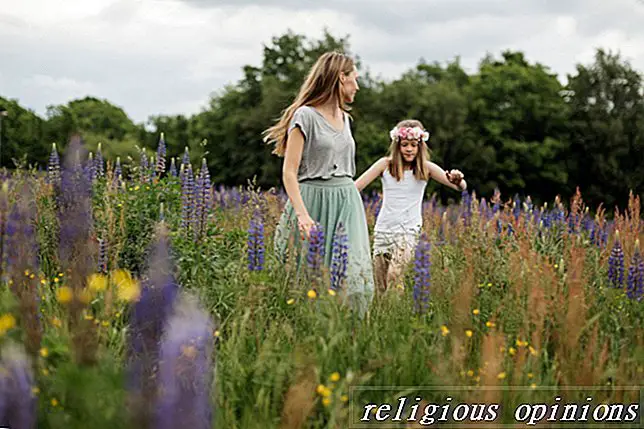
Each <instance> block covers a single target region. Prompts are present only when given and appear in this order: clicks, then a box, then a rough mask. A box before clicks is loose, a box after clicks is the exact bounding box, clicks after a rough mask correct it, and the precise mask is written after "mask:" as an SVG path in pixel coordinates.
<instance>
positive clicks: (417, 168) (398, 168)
mask: <svg viewBox="0 0 644 429" xmlns="http://www.w3.org/2000/svg"><path fill="white" fill-rule="evenodd" d="M396 127H398V128H404V127H410V128H413V127H419V128H420V129H421V130H423V131H425V127H424V126H423V124H422V123H421V122H420V121H418V120H416V119H405V120H404V121H400V122H398V124H397V125H396ZM400 142H401V139H400V137H394V138H393V139H392V140H391V144H390V145H389V156H390V159H391V161H390V162H389V167H388V169H389V173H390V174H391V175H392V176H393V177H395V178H396V180H397V181H400V180H402V177H403V174H404V169H405V161H404V159H403V156H402V152H401V150H400ZM427 161H429V149H428V147H427V144H426V142H424V141H423V140H422V139H420V140H419V142H418V153H417V154H416V159H414V161H413V162H412V164H411V170H412V171H413V172H414V176H415V177H416V179H418V180H429V176H430V174H429V169H428V168H427Z"/></svg>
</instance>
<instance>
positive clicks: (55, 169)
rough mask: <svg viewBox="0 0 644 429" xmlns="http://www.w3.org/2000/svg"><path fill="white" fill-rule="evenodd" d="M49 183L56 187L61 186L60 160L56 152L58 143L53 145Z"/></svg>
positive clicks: (48, 170)
mask: <svg viewBox="0 0 644 429" xmlns="http://www.w3.org/2000/svg"><path fill="white" fill-rule="evenodd" d="M47 182H48V183H51V184H52V185H56V186H58V185H59V184H60V158H59V156H58V151H57V150H56V143H53V144H52V145H51V153H50V154H49V164H48V165H47Z"/></svg>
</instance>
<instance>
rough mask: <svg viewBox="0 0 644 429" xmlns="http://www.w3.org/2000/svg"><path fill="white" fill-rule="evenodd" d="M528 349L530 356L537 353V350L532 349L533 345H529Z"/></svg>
mask: <svg viewBox="0 0 644 429" xmlns="http://www.w3.org/2000/svg"><path fill="white" fill-rule="evenodd" d="M528 349H529V350H530V354H531V355H532V356H536V355H537V351H536V350H535V349H534V347H532V346H530V347H529V348H528Z"/></svg>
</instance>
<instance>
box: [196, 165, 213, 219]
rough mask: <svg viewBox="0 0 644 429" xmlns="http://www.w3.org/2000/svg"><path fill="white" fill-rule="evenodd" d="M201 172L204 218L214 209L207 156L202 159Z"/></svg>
mask: <svg viewBox="0 0 644 429" xmlns="http://www.w3.org/2000/svg"><path fill="white" fill-rule="evenodd" d="M199 174H200V175H201V176H202V177H203V183H202V190H203V203H204V209H205V211H204V220H203V222H204V223H205V218H206V216H207V215H208V213H209V212H210V210H211V209H212V194H211V193H212V183H211V181H210V172H209V171H208V164H207V163H206V158H202V160H201V171H200V172H199Z"/></svg>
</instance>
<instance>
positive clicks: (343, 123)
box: [309, 105, 347, 134]
mask: <svg viewBox="0 0 644 429" xmlns="http://www.w3.org/2000/svg"><path fill="white" fill-rule="evenodd" d="M309 107H310V108H311V109H313V111H314V112H315V113H317V114H318V115H320V116H321V117H322V119H324V122H325V123H326V124H327V125H328V126H329V127H330V128H331V129H332V130H333V131H335V132H336V133H338V134H340V133H342V132H344V130H345V128H346V126H347V121H346V118H345V116H344V112H342V129H341V130H339V129H337V128H336V127H335V126H334V125H333V124H332V123H331V121H329V120H328V119H327V117H326V116H324V114H323V113H322V112H320V111H319V110H318V109H317V108H316V107H315V106H311V105H309Z"/></svg>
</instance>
